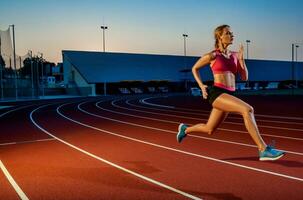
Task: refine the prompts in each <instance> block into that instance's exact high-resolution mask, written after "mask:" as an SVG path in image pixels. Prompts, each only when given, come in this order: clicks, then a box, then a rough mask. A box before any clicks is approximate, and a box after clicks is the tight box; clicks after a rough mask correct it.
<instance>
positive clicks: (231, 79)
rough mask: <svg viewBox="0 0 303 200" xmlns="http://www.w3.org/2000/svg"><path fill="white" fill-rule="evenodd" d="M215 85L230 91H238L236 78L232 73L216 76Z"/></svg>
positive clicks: (217, 74)
mask: <svg viewBox="0 0 303 200" xmlns="http://www.w3.org/2000/svg"><path fill="white" fill-rule="evenodd" d="M214 85H215V86H217V87H221V88H224V89H227V90H230V91H235V89H236V78H235V75H234V74H233V73H232V72H222V73H216V74H214Z"/></svg>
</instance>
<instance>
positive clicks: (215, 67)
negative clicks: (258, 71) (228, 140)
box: [177, 25, 284, 161]
mask: <svg viewBox="0 0 303 200" xmlns="http://www.w3.org/2000/svg"><path fill="white" fill-rule="evenodd" d="M214 36H215V50H213V51H212V52H210V53H208V54H205V55H204V56H202V57H201V58H200V59H199V60H198V61H197V62H196V63H195V65H194V66H193V68H192V72H193V75H194V78H195V80H196V81H197V83H198V85H199V87H200V88H201V91H202V95H203V98H204V99H207V100H208V101H209V103H210V104H211V106H212V110H211V113H210V116H209V119H208V121H207V123H206V124H197V125H194V126H191V127H188V126H187V125H185V124H183V123H181V124H180V125H179V130H178V131H179V132H178V134H177V141H178V142H181V141H182V140H183V139H184V138H185V137H186V135H187V134H189V133H192V132H203V133H208V134H212V133H214V131H215V130H216V129H217V128H218V126H219V125H220V124H221V123H222V122H223V121H224V119H225V118H226V117H227V115H228V113H230V112H232V113H239V114H241V115H242V116H243V118H244V123H245V127H246V129H247V131H248V132H249V134H250V136H251V137H252V139H253V140H254V142H255V143H256V144H257V146H258V149H259V160H261V161H264V160H277V159H279V158H281V157H282V156H283V155H284V152H282V151H279V150H276V149H274V148H273V147H271V146H268V145H266V144H265V142H264V141H263V139H262V137H261V136H260V133H259V130H258V127H257V124H256V121H255V117H254V110H253V107H252V106H250V105H249V104H247V103H245V102H244V101H242V100H241V99H239V98H237V97H235V96H234V92H235V89H236V88H235V86H236V75H237V74H239V75H240V77H241V79H242V80H243V81H247V80H248V70H247V68H246V65H245V62H244V58H243V50H244V49H243V45H240V49H239V52H232V51H230V50H229V49H228V46H229V45H231V44H232V42H233V38H234V36H233V33H232V32H231V29H230V26H228V25H221V26H219V27H217V28H216V29H215V31H214ZM207 65H210V66H211V70H212V73H213V76H214V85H213V86H211V87H207V85H204V84H203V82H202V80H201V77H200V74H199V69H200V68H202V67H205V66H207Z"/></svg>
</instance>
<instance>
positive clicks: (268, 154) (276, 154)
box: [259, 146, 285, 161]
mask: <svg viewBox="0 0 303 200" xmlns="http://www.w3.org/2000/svg"><path fill="white" fill-rule="evenodd" d="M284 154H285V152H283V151H279V150H277V149H274V148H273V147H272V146H267V147H266V149H265V150H264V151H263V152H261V151H259V156H260V158H259V160H261V161H266V160H278V159H279V158H281V157H282V156H284Z"/></svg>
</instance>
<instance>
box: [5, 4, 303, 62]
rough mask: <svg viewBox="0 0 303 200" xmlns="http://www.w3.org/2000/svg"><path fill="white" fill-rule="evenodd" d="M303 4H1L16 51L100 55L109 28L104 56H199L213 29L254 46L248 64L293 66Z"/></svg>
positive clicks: (301, 54)
mask: <svg viewBox="0 0 303 200" xmlns="http://www.w3.org/2000/svg"><path fill="white" fill-rule="evenodd" d="M302 10H303V1H301V0H288V1H285V0H284V1H281V0H264V1H263V0H254V1H248V0H222V1H213V0H210V1H208V0H186V1H184V0H182V1H179V0H153V1H150V2H148V1H145V0H107V1H104V0H87V1H80V0H73V1H72V0H61V1H50V0H44V1H41V0H40V1H38V0H27V1H23V0H1V3H0V29H1V30H5V29H7V28H8V26H9V24H15V26H16V51H17V53H18V54H19V55H24V54H26V53H27V51H28V50H29V49H31V50H33V52H34V54H35V53H37V52H38V51H39V52H42V53H43V54H44V57H45V58H46V59H48V60H50V61H53V62H60V61H61V60H62V58H61V50H64V49H65V50H66V49H72V50H89V51H101V50H102V34H101V29H100V25H101V24H102V23H103V21H104V22H105V24H106V25H107V26H108V27H109V29H108V30H107V31H106V50H107V51H111V52H129V53H148V54H172V55H183V38H182V34H183V33H184V32H186V33H187V34H188V35H189V37H188V39H187V54H188V55H192V56H200V55H202V54H204V53H206V52H208V51H210V50H212V49H213V43H214V41H213V30H214V28H215V27H216V26H218V25H220V24H229V25H230V26H231V28H232V30H233V32H234V34H235V41H234V44H233V45H232V46H231V47H230V48H231V49H233V50H237V49H238V46H239V44H240V43H243V44H245V40H247V39H249V40H251V43H250V45H249V52H250V53H249V57H250V58H253V59H267V60H290V59H291V43H294V42H298V43H302V45H300V47H299V48H298V59H299V60H303V50H302V49H303V23H302V22H303V12H302Z"/></svg>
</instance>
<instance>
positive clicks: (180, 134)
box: [177, 123, 187, 143]
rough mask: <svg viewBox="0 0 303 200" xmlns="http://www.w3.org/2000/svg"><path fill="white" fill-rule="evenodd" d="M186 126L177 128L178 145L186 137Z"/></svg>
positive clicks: (182, 125)
mask: <svg viewBox="0 0 303 200" xmlns="http://www.w3.org/2000/svg"><path fill="white" fill-rule="evenodd" d="M186 128H187V126H186V125H185V124H183V123H182V124H180V125H179V128H178V134H177V141H178V142H179V143H180V142H182V140H183V139H184V138H185V137H186V133H185V130H186Z"/></svg>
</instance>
